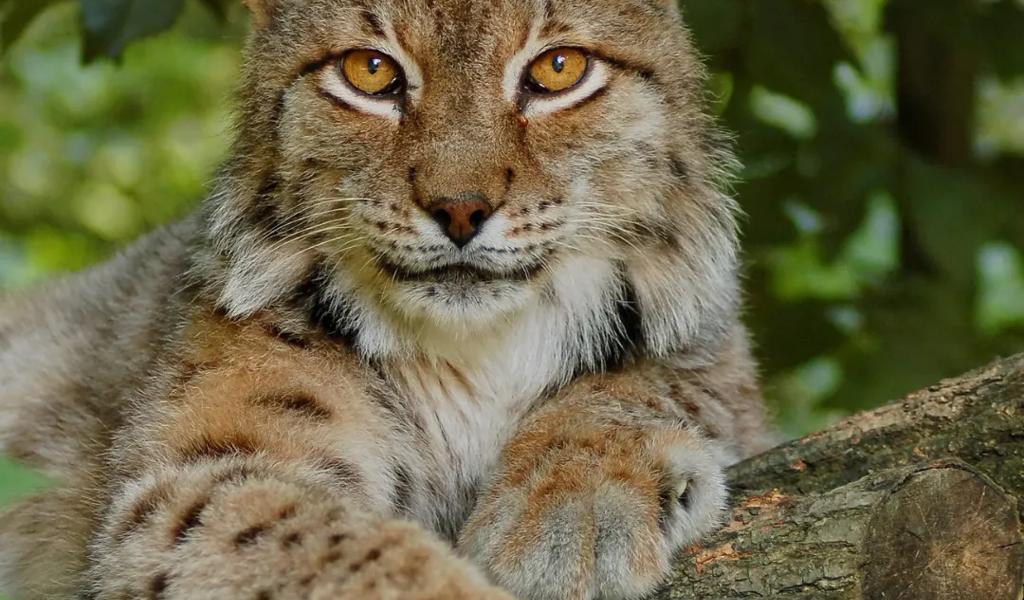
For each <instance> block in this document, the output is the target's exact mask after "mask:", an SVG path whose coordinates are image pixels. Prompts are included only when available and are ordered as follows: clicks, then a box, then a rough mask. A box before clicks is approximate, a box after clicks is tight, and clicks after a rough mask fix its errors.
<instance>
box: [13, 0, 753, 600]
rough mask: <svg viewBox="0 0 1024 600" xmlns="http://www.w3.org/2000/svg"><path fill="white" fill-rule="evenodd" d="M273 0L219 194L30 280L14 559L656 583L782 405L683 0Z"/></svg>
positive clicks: (405, 590)
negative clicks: (23, 498) (34, 477)
mask: <svg viewBox="0 0 1024 600" xmlns="http://www.w3.org/2000/svg"><path fill="white" fill-rule="evenodd" d="M247 4H248V5H249V8H250V9H251V11H252V13H253V31H252V33H251V36H250V38H249V41H248V44H247V49H246V61H245V66H244V73H243V82H242V85H241V87H240V93H239V99H238V102H239V107H238V121H237V129H236V130H237V134H236V138H235V142H234V146H233V149H232V152H231V155H230V157H229V158H228V160H227V161H226V162H225V164H224V165H223V167H222V168H221V170H220V171H219V173H218V175H217V177H216V180H215V182H214V184H213V188H212V190H211V192H210V195H209V197H208V198H207V199H206V201H205V202H204V203H203V205H202V206H201V207H200V208H199V210H198V211H197V212H196V213H194V214H193V215H192V216H190V217H188V218H186V219H185V220H183V221H181V222H179V223H177V224H173V225H170V226H168V227H166V228H164V229H162V230H160V231H157V232H155V233H153V234H151V235H149V236H148V237H146V238H144V239H142V240H140V241H139V242H137V243H136V244H135V245H133V246H132V247H130V248H129V249H127V250H126V251H124V252H123V253H121V254H120V255H119V256H117V257H116V258H114V259H113V260H111V261H109V262H108V263H106V264H104V265H101V266H99V267H96V268H94V269H92V270H90V271H88V272H85V273H82V274H79V275H76V276H72V277H70V278H67V279H65V280H63V281H59V282H56V283H53V284H50V285H47V286H44V287H43V288H42V289H39V290H35V291H31V292H28V293H26V294H23V295H19V296H16V297H8V298H5V299H3V301H2V304H0V382H2V383H0V452H2V453H5V454H8V455H10V456H13V457H16V458H18V459H21V460H23V461H25V462H26V463H28V464H30V465H32V466H34V467H37V468H39V469H42V470H44V471H45V472H47V473H48V474H50V475H51V476H52V477H53V479H54V480H55V481H56V482H58V485H57V486H56V487H54V488H52V489H50V490H48V491H46V492H44V493H43V494H42V495H40V496H39V497H36V498H34V499H31V500H29V501H27V502H25V503H23V504H22V505H20V506H18V507H15V508H13V509H12V510H10V511H9V512H8V513H7V514H6V515H3V516H2V518H0V587H3V588H4V589H6V591H7V592H8V593H9V594H12V595H13V596H14V597H15V598H18V599H19V600H36V599H39V600H41V599H47V600H53V599H57V600H85V599H89V600H122V599H131V598H149V599H160V600H178V599H181V600H214V599H216V600H270V599H277V600H299V599H307V598H308V599H313V600H327V599H336V600H341V599H353V600H355V599H360V600H361V599H370V600H373V599H378V598H379V599H392V598H412V599H422V600H428V599H429V600H442V599H459V598H462V599H471V598H472V599H477V598H479V599H492V598H493V599H498V598H522V599H526V600H544V599H552V600H561V599H566V600H568V599H573V600H589V599H598V598H600V599H609V600H612V599H626V598H640V597H642V596H643V595H644V594H646V593H648V592H651V591H653V590H654V589H655V588H656V587H657V585H658V584H659V583H660V582H661V581H662V580H663V578H664V577H665V575H666V573H667V572H668V569H669V565H670V562H671V559H672V557H673V554H674V553H675V552H676V551H677V550H678V549H680V548H681V547H683V546H684V545H687V544H690V543H693V542H694V541H696V540H698V539H699V538H700V537H701V536H702V535H704V534H706V533H708V532H709V531H711V530H712V529H713V528H714V527H715V526H716V525H717V524H718V523H719V522H720V520H721V517H722V514H723V511H724V504H725V498H726V489H725V481H724V476H723V472H724V469H725V467H727V466H728V465H729V464H731V463H732V462H734V461H736V460H738V459H740V458H743V457H746V456H749V455H751V454H753V453H755V452H758V451H760V450H762V449H764V448H765V447H767V446H768V445H769V444H770V442H771V439H772V436H773V434H772V431H771V428H770V427H769V426H768V425H767V424H766V419H765V417H764V414H763V410H762V404H761V398H760V393H759V391H758V385H757V381H756V368H755V365H754V363H753V360H752V358H751V353H750V349H749V345H748V341H747V334H746V331H745V329H744V327H743V325H742V324H741V323H740V320H739V305H740V291H739V287H738V283H739V281H738V264H737V263H738V250H737V231H736V219H735V213H736V204H735V203H734V201H733V200H732V199H731V198H730V197H729V195H728V194H727V191H726V184H727V182H728V179H729V175H730V172H731V170H732V169H733V167H734V161H733V158H732V155H731V153H730V149H729V145H728V143H727V142H726V140H725V138H724V137H723V136H722V135H721V134H720V133H719V132H718V131H717V129H716V126H715V123H714V122H713V120H712V118H711V117H710V116H709V115H708V112H707V110H706V106H705V93H704V78H705V73H704V70H703V67H702V66H701V64H700V61H699V59H698V57H697V56H696V55H695V52H694V49H693V47H692V44H691V42H690V39H689V36H688V34H687V33H686V30H685V27H684V24H683V18H682V15H681V14H680V11H679V10H678V9H677V8H676V6H675V4H674V2H673V0H248V1H247Z"/></svg>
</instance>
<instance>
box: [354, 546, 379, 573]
mask: <svg viewBox="0 0 1024 600" xmlns="http://www.w3.org/2000/svg"><path fill="white" fill-rule="evenodd" d="M380 556H381V551H380V548H374V549H373V550H370V551H369V552H368V553H367V554H366V556H365V557H363V559H362V560H360V561H357V562H354V563H352V566H351V567H349V570H350V571H352V572H353V573H358V572H359V571H361V570H362V569H363V567H365V566H366V565H367V563H371V562H374V561H376V560H378V559H379V558H380Z"/></svg>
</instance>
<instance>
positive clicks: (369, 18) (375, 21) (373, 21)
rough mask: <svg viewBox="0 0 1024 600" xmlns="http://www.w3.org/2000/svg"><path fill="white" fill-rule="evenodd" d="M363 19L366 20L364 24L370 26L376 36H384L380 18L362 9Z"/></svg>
mask: <svg viewBox="0 0 1024 600" xmlns="http://www.w3.org/2000/svg"><path fill="white" fill-rule="evenodd" d="M363 20H364V21H365V22H366V26H367V27H369V28H370V31H371V32H373V35H375V36H377V37H385V33H384V25H383V24H381V22H380V18H379V17H378V16H377V15H376V14H374V13H373V12H371V11H369V10H364V11H363Z"/></svg>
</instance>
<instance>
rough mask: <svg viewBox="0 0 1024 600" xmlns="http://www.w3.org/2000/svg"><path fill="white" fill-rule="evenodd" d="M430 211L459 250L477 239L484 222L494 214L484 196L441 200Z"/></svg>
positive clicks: (476, 195)
mask: <svg viewBox="0 0 1024 600" xmlns="http://www.w3.org/2000/svg"><path fill="white" fill-rule="evenodd" d="M429 211H430V216H432V217H434V220H435V221H437V224H438V225H440V226H441V230H442V231H444V234H445V235H447V236H448V239H450V240H451V241H452V242H454V243H455V245H456V246H458V247H459V248H462V247H463V246H465V245H466V244H468V243H469V242H470V240H472V239H473V238H474V237H476V234H478V233H480V228H481V227H483V225H484V222H485V221H487V219H488V218H490V216H491V215H492V214H494V208H493V207H492V206H491V204H490V202H488V201H487V199H486V198H484V196H483V195H482V194H467V195H465V196H462V197H459V198H440V199H439V200H437V201H436V202H434V203H433V204H431V205H430V209H429Z"/></svg>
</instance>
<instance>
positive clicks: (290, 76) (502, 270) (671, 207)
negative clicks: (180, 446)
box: [211, 0, 737, 354]
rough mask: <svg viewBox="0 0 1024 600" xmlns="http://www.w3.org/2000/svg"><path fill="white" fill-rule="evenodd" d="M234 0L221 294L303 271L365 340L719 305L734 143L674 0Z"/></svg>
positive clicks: (658, 333)
mask: <svg viewBox="0 0 1024 600" xmlns="http://www.w3.org/2000/svg"><path fill="white" fill-rule="evenodd" d="M247 4H249V6H250V7H251V8H252V9H253V12H254V14H255V19H254V21H255V27H254V31H253V34H252V36H251V39H250V42H249V46H248V55H247V58H248V60H247V63H246V68H245V79H244V83H243V88H242V94H241V95H242V113H241V122H240V131H239V136H238V141H237V143H236V147H235V154H234V158H233V159H232V161H231V162H230V163H229V166H228V168H227V169H226V171H225V175H224V177H223V178H222V181H221V185H220V188H219V190H218V193H217V194H216V195H215V197H214V199H213V201H212V202H211V207H212V209H213V212H212V214H211V223H212V232H213V234H212V235H213V239H214V240H215V243H216V244H217V246H218V249H219V250H220V252H221V253H222V255H223V256H224V257H225V260H226V262H227V265H228V268H227V270H226V272H227V276H226V279H225V282H224V290H223V301H224V303H225V305H226V306H227V308H228V309H229V311H230V312H232V313H234V314H236V315H244V314H247V313H251V312H253V311H255V310H258V309H260V308H262V307H264V306H266V305H268V304H270V303H273V302H276V301H280V300H282V299H283V298H284V296H285V295H286V294H288V293H289V292H290V291H291V290H293V289H296V288H297V287H299V286H301V285H303V282H307V283H308V282H309V281H310V278H312V280H313V281H315V283H316V285H317V286H318V288H319V289H320V290H321V292H323V293H324V295H325V296H324V297H325V298H327V300H328V305H329V306H330V307H331V310H333V311H334V312H335V313H336V314H335V317H336V318H337V319H339V320H340V322H343V323H344V324H345V326H346V327H348V328H350V329H351V330H352V331H354V332H357V333H358V335H357V337H358V338H359V340H360V343H361V345H362V346H363V347H364V348H363V349H364V351H366V352H367V353H370V354H373V353H375V352H383V351H385V350H384V348H386V347H391V346H393V345H394V344H391V345H390V346H389V344H388V343H384V342H383V341H381V340H383V339H384V337H387V336H386V335H385V334H384V333H381V328H383V329H386V330H387V331H389V332H391V333H393V334H394V335H395V336H398V337H402V336H404V337H405V338H407V339H410V340H426V339H439V340H447V342H450V343H453V344H462V343H464V342H465V341H466V340H470V339H476V338H479V337H481V335H487V334H490V333H493V332H495V331H497V330H498V329H500V328H503V327H510V326H514V323H516V321H517V319H518V318H519V317H520V316H523V315H526V314H534V313H536V312H537V311H538V310H540V308H538V307H544V306H546V307H549V308H550V310H551V311H554V313H557V314H559V315H561V317H558V318H553V319H554V320H556V321H557V320H558V319H561V321H559V322H563V323H571V324H573V325H570V326H569V327H570V328H572V329H573V331H572V332H570V333H569V334H567V335H575V336H578V337H580V338H587V336H591V337H592V338H593V337H594V336H596V338H600V339H596V338H595V339H589V340H583V341H581V342H579V343H580V344H581V345H586V344H587V343H598V345H601V344H604V345H606V346H607V345H609V344H620V345H621V344H622V343H624V342H623V341H622V340H618V341H616V339H614V338H616V336H620V335H622V334H624V333H625V330H626V329H627V327H626V325H627V323H626V321H631V322H632V325H634V326H635V327H634V328H633V329H634V330H635V331H634V334H635V335H637V336H639V337H641V338H642V342H643V344H644V347H645V348H647V349H648V350H649V351H650V352H655V353H660V352H665V351H668V350H672V349H675V348H678V347H680V346H684V345H694V344H699V343H700V340H703V339H707V338H714V337H716V336H717V335H718V334H719V332H720V331H721V330H722V329H723V328H725V327H727V326H728V322H729V321H731V319H732V318H733V316H734V312H735V304H736V295H737V293H736V289H735V286H736V282H735V280H736V274H735V269H736V236H735V231H734V229H735V222H734V216H733V213H734V205H733V203H732V201H731V200H730V199H729V198H728V197H727V196H726V195H724V194H723V193H722V192H721V190H720V185H721V182H722V180H723V179H724V176H725V175H726V174H727V171H728V169H729V168H730V167H731V159H730V154H729V152H728V149H726V148H723V146H722V144H721V143H720V141H719V139H718V136H717V135H716V134H715V132H714V127H713V124H712V123H711V121H710V120H709V118H708V117H707V116H706V114H705V112H704V108H705V107H704V100H703V70H702V67H701V65H700V63H699V61H698V60H697V59H696V57H695V55H694V51H693V50H692V48H691V44H690V42H689V40H688V37H687V35H686V33H685V30H684V28H683V27H682V23H681V21H682V19H681V15H680V14H679V11H678V9H677V8H676V7H675V5H674V4H673V3H672V1H671V0H420V1H413V0H248V2H247ZM307 289H308V288H307ZM624 314H628V315H631V318H623V315H624ZM552 322H554V321H552ZM388 335H391V334H388ZM634 341H635V340H634ZM439 343H440V342H439Z"/></svg>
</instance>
